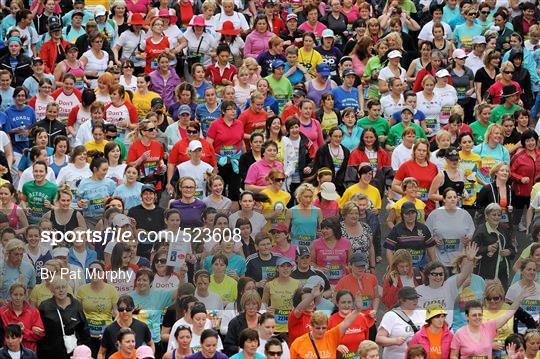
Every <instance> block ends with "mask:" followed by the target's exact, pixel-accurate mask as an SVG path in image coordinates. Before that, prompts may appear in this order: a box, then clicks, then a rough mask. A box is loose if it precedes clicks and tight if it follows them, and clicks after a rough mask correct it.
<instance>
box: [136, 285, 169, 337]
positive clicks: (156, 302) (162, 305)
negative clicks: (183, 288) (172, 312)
mask: <svg viewBox="0 0 540 359" xmlns="http://www.w3.org/2000/svg"><path fill="white" fill-rule="evenodd" d="M129 295H130V296H131V297H132V298H133V302H134V303H135V305H136V306H137V307H139V308H141V311H140V312H139V314H137V319H138V320H140V321H141V322H143V323H145V324H146V325H148V328H149V329H150V332H151V333H152V341H153V342H154V343H158V342H160V341H161V334H160V330H161V322H162V319H163V315H164V314H165V310H166V309H167V307H168V306H169V305H171V304H173V302H174V298H175V297H176V289H173V290H164V289H150V292H149V293H148V294H147V295H144V296H143V295H140V294H138V293H137V292H136V291H133V292H131V293H130V294H129Z"/></svg>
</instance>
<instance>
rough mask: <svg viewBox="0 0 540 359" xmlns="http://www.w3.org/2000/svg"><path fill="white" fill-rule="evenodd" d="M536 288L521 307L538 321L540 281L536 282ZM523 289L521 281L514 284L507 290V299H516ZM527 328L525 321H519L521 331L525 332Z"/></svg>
mask: <svg viewBox="0 0 540 359" xmlns="http://www.w3.org/2000/svg"><path fill="white" fill-rule="evenodd" d="M534 288H535V292H534V294H533V295H531V296H529V297H526V298H525V299H524V300H523V302H521V308H522V309H523V310H524V311H526V312H527V313H529V314H530V315H531V316H532V317H533V318H534V321H535V322H538V319H540V283H538V282H534ZM522 290H523V288H522V287H521V285H520V284H519V281H518V282H516V283H514V284H512V285H511V286H510V288H508V292H506V299H508V300H509V301H512V302H514V301H516V300H517V299H518V297H519V295H520V294H521V291H522ZM526 329H527V327H526V326H525V325H524V324H523V323H521V322H519V323H518V331H519V333H521V334H523V333H524V332H525V330H526Z"/></svg>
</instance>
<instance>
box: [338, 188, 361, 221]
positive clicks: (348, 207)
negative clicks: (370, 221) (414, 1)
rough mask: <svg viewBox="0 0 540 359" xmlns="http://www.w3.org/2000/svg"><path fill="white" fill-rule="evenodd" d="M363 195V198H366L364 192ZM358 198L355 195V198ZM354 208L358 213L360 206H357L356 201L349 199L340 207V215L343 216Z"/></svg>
mask: <svg viewBox="0 0 540 359" xmlns="http://www.w3.org/2000/svg"><path fill="white" fill-rule="evenodd" d="M359 193H362V192H359ZM362 194H363V193H362ZM364 196H365V197H364V198H363V199H368V197H367V196H366V195H365V194H364ZM359 199H360V198H359V197H357V199H356V200H359ZM354 209H356V210H358V213H360V207H358V205H357V204H356V203H354V202H353V201H349V202H347V203H345V205H344V206H343V208H341V216H342V217H345V216H346V215H348V214H349V213H351V212H352V211H353V210H354Z"/></svg>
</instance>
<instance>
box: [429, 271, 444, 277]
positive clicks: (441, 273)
mask: <svg viewBox="0 0 540 359" xmlns="http://www.w3.org/2000/svg"><path fill="white" fill-rule="evenodd" d="M429 275H430V276H432V277H444V272H431V273H429Z"/></svg>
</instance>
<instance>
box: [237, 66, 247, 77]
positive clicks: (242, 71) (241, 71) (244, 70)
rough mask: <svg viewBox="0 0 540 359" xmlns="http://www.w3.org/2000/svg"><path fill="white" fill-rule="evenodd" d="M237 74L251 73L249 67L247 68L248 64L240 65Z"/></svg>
mask: <svg viewBox="0 0 540 359" xmlns="http://www.w3.org/2000/svg"><path fill="white" fill-rule="evenodd" d="M237 75H238V76H240V75H249V69H248V68H247V66H244V65H242V66H240V67H239V68H238V74H237Z"/></svg>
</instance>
